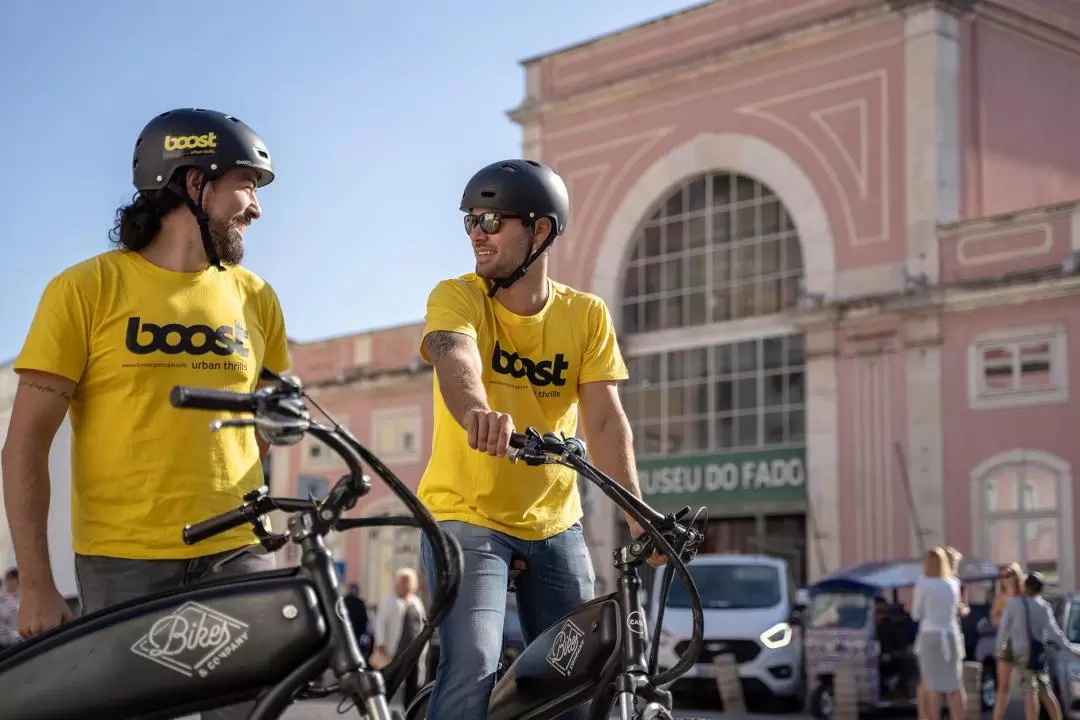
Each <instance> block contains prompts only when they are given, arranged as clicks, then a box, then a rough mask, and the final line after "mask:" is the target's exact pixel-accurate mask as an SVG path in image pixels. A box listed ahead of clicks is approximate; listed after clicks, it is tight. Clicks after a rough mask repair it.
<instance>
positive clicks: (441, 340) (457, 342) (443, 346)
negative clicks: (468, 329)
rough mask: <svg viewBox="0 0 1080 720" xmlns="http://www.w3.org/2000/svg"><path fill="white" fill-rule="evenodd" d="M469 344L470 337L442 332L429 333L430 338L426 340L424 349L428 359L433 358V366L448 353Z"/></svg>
mask: <svg viewBox="0 0 1080 720" xmlns="http://www.w3.org/2000/svg"><path fill="white" fill-rule="evenodd" d="M468 342H469V337H468V336H467V335H462V334H461V333H456V332H449V331H447V330H440V331H437V332H433V333H428V336H427V337H426V338H425V339H424V349H425V350H427V353H428V357H430V358H431V362H432V364H435V363H437V362H439V360H441V359H443V357H445V356H446V355H447V354H448V353H451V352H453V351H454V350H458V349H460V348H462V347H465V345H466V343H468Z"/></svg>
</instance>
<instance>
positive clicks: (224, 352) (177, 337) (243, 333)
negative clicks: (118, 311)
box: [125, 315, 251, 357]
mask: <svg viewBox="0 0 1080 720" xmlns="http://www.w3.org/2000/svg"><path fill="white" fill-rule="evenodd" d="M247 339H248V333H247V330H245V329H244V325H243V323H241V322H240V321H239V320H237V321H236V323H235V324H234V325H233V326H232V327H229V326H228V325H221V326H220V327H217V328H212V327H210V326H209V325H181V324H180V323H167V324H165V325H155V324H154V323H149V322H143V321H142V318H141V317H139V316H137V315H136V316H133V317H129V318H128V324H127V336H126V338H125V344H126V345H127V349H128V350H130V351H131V352H132V353H134V354H135V355H149V354H150V353H154V352H160V353H164V354H165V355H180V354H181V353H182V354H184V355H206V354H207V353H213V354H214V355H220V356H221V357H228V356H229V355H232V354H234V353H235V354H236V355H239V356H240V357H247V356H248V355H249V354H250V352H251V351H250V350H249V349H248V348H247V347H245V345H244V341H245V340H247Z"/></svg>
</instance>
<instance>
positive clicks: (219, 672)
mask: <svg viewBox="0 0 1080 720" xmlns="http://www.w3.org/2000/svg"><path fill="white" fill-rule="evenodd" d="M262 377H263V379H265V380H270V381H272V384H271V385H268V386H266V387H263V388H261V389H259V390H257V391H256V392H254V393H236V392H227V391H221V390H209V389H200V388H186V387H180V386H177V387H174V388H173V389H172V392H171V393H170V396H169V400H170V402H171V404H172V405H173V406H174V407H177V408H191V409H200V410H211V411H218V412H225V413H230V414H239V415H241V416H240V417H235V416H234V417H228V418H225V419H218V420H214V421H213V422H212V423H211V424H210V429H211V431H214V432H216V431H220V430H225V429H227V428H241V427H251V426H255V427H256V428H257V429H258V430H259V431H260V432H261V433H262V434H263V436H264V437H265V438H266V439H267V440H268V441H269V442H270V443H271V444H273V445H294V444H296V443H297V442H299V441H300V440H301V439H302V438H303V436H304V435H305V433H310V434H311V435H312V436H314V437H315V438H317V439H318V440H319V441H321V442H322V443H323V444H325V445H327V446H328V447H329V448H330V449H331V450H333V451H334V452H335V453H337V454H338V455H339V456H340V457H341V458H342V460H344V462H345V464H346V465H347V466H348V470H349V472H348V474H346V475H344V476H343V477H342V478H341V479H340V480H338V482H337V483H336V484H335V485H334V487H333V488H332V489H331V490H330V492H329V494H328V495H327V497H326V498H325V499H323V500H321V501H316V500H314V499H300V498H275V497H271V496H270V495H269V493H268V491H267V489H266V488H265V487H264V488H260V489H258V490H255V491H252V492H251V493H249V494H247V495H246V496H245V497H244V503H243V505H241V506H240V507H238V508H236V509H234V510H231V511H229V512H227V513H224V514H222V515H219V516H216V517H212V518H209V519H207V520H203V521H202V522H199V523H197V524H195V525H188V526H186V527H185V528H184V530H183V540H184V542H185V543H186V544H188V545H194V544H196V543H198V542H201V541H203V540H206V539H207V538H211V537H214V536H215V535H218V534H220V533H223V532H225V531H227V530H230V529H232V528H236V527H240V526H242V525H245V524H248V523H250V524H251V525H252V527H253V529H254V533H255V536H256V538H257V540H258V543H257V544H254V545H252V546H251V548H254V549H259V550H260V551H261V552H274V551H276V550H278V549H280V548H282V547H284V546H285V545H286V544H287V543H290V542H292V543H296V544H297V545H299V546H300V548H301V549H302V555H301V559H300V565H299V567H293V568H287V569H280V570H271V571H266V572H259V573H253V574H250V575H243V576H236V577H228V578H222V579H217V580H210V581H206V582H203V583H199V584H196V585H192V586H189V587H185V588H182V589H178V590H170V591H167V592H162V593H158V594H154V595H151V596H149V597H144V598H141V599H138V600H134V601H131V602H126V603H122V604H119V605H116V606H113V607H110V608H107V609H104V610H101V611H99V612H94V613H91V614H88V615H85V616H83V617H80V618H78V619H76V620H73V621H71V622H68V623H65V624H63V625H61V626H59V627H57V628H55V629H53V630H51V631H50V632H47V633H45V634H43V635H41V636H39V637H36V638H33V639H31V640H29V641H27V642H25V643H22V644H21V645H17V646H16V647H15V648H14V649H12V650H9V651H7V652H6V653H4V654H3V655H0V718H4V719H5V720H61V719H71V718H110V720H121V719H131V720H136V719H137V720H154V719H157V718H175V717H178V716H182V715H187V714H190V713H196V712H199V711H202V710H210V709H214V708H221V707H226V706H229V705H233V704H235V703H238V702H244V701H255V706H254V709H253V710H252V712H251V714H250V715H249V718H251V720H269V719H271V718H278V717H280V716H281V715H282V713H283V712H284V711H285V709H286V708H287V707H288V706H289V705H290V704H291V703H292V702H293V701H294V700H296V699H298V698H300V697H302V696H303V695H305V693H308V694H310V693H312V692H313V690H311V688H314V687H315V683H314V681H315V680H316V679H317V678H319V677H321V676H322V675H323V673H324V671H325V670H326V669H328V668H329V669H330V670H332V672H333V675H334V676H335V678H336V688H335V689H337V690H338V691H339V692H340V693H341V694H342V695H344V696H345V698H346V699H345V700H343V702H348V701H351V702H352V703H353V704H354V705H355V707H356V710H357V712H358V713H359V714H361V715H363V716H365V717H366V718H368V720H391V713H390V710H389V707H388V698H391V697H393V695H394V692H395V691H396V690H397V688H398V687H399V686H400V685H401V683H402V682H403V680H404V679H405V674H406V673H407V672H408V671H409V670H411V669H413V668H415V667H416V664H417V662H418V660H419V657H420V653H421V651H422V650H423V648H424V646H425V645H426V644H427V642H428V640H429V638H430V637H431V635H432V633H433V632H434V630H435V627H436V626H437V625H438V624H439V622H441V621H442V619H443V618H444V617H445V616H446V614H447V612H448V611H449V610H450V607H451V606H452V604H453V602H454V600H455V599H456V597H457V593H458V584H459V582H460V580H461V572H462V570H461V568H462V564H461V549H460V546H459V545H458V544H457V542H456V541H455V540H454V539H453V538H452V537H450V536H448V535H445V534H444V533H443V532H442V531H441V530H440V529H439V526H438V523H436V522H435V519H434V518H433V517H432V516H431V514H430V513H429V512H428V511H427V509H426V508H425V507H424V506H423V505H422V504H421V503H420V501H419V500H418V499H417V498H416V496H415V495H414V494H413V493H412V492H411V491H410V490H409V488H408V487H407V486H406V485H405V484H404V483H402V482H401V481H400V480H399V479H398V478H397V477H396V476H395V475H394V474H393V472H391V471H390V470H389V468H387V467H386V466H385V465H384V464H383V463H382V462H381V461H380V460H379V459H378V458H377V457H376V456H375V455H374V454H372V453H371V452H370V451H368V450H367V449H366V448H364V447H363V446H362V445H361V444H360V443H359V442H358V441H357V440H356V438H355V437H353V436H352V434H351V433H350V432H349V431H348V430H347V429H345V428H343V427H342V426H340V425H339V424H338V423H337V422H335V421H334V420H333V419H332V418H331V417H330V415H329V414H327V413H326V412H325V411H324V410H323V409H322V408H321V407H319V406H318V403H316V402H315V401H314V400H313V399H312V398H311V397H310V396H309V395H308V394H307V393H305V392H304V391H303V389H302V386H301V383H300V381H299V380H298V379H297V378H295V377H280V376H278V375H276V374H274V373H270V372H268V371H264V372H263V376H262ZM305 400H307V401H309V402H310V403H311V404H313V405H314V406H315V407H317V408H318V409H319V410H320V411H321V412H322V413H323V415H325V416H326V418H327V419H328V420H329V421H330V424H321V423H319V422H316V421H314V420H312V419H311V416H310V415H309V413H308V409H307V406H306V404H305ZM363 463H366V464H367V465H368V466H369V467H370V468H371V469H372V470H373V471H374V472H375V474H377V475H379V476H380V477H381V478H382V479H383V481H384V482H386V484H387V485H388V486H389V487H390V490H391V491H392V492H393V493H394V494H395V495H396V496H397V497H398V498H400V499H401V501H402V502H403V503H404V504H405V506H406V507H407V508H408V510H409V512H410V513H411V514H412V517H408V516H404V517H374V518H351V517H343V514H344V513H345V512H346V511H347V510H349V509H351V508H352V507H353V506H355V504H356V502H357V500H358V499H359V498H361V497H363V496H364V495H365V494H366V493H367V492H368V491H370V490H371V480H370V478H369V477H367V476H365V475H364V470H363ZM273 510H278V511H281V512H284V513H287V514H289V517H288V523H287V530H286V531H285V532H281V533H274V532H271V531H270V530H268V529H267V527H266V526H265V525H264V523H263V516H264V515H266V514H267V513H269V512H271V511H273ZM386 525H409V526H414V527H419V528H420V529H421V530H422V531H423V532H425V533H426V534H427V537H428V538H429V540H430V541H431V543H432V546H433V548H434V549H435V561H436V571H435V580H436V582H435V587H434V588H433V600H432V603H431V608H430V613H429V616H428V618H427V620H426V622H425V624H424V627H423V629H422V631H421V632H420V634H419V636H418V637H417V638H416V639H415V640H413V641H412V642H411V643H409V644H408V645H407V646H406V647H404V648H402V649H401V651H400V652H399V653H398V654H397V656H396V657H395V658H394V660H393V661H392V662H391V663H390V664H389V665H388V666H387V667H385V668H383V669H382V670H381V671H375V670H373V669H371V668H370V667H368V666H367V664H366V663H365V661H364V659H363V655H362V654H361V652H360V648H359V646H358V644H357V640H356V634H355V632H354V629H353V627H352V626H351V624H350V622H349V616H348V613H347V612H346V611H345V605H344V600H343V598H342V597H341V595H340V593H339V590H338V578H337V573H336V571H335V569H334V563H333V557H332V556H331V554H330V551H329V550H328V549H327V547H326V543H325V537H326V535H327V534H328V533H330V532H332V531H334V532H345V531H347V530H352V529H354V528H360V527H374V526H386ZM249 549H250V548H244V549H241V550H240V551H238V552H237V553H236V555H237V556H238V555H240V554H242V553H244V552H247V551H248V550H249ZM230 557H231V556H230ZM224 562H227V560H226V561H224ZM224 562H223V563H220V564H224Z"/></svg>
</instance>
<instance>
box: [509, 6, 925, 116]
mask: <svg viewBox="0 0 1080 720" xmlns="http://www.w3.org/2000/svg"><path fill="white" fill-rule="evenodd" d="M933 4H935V3H934V2H933V1H932V0H920V1H919V2H917V3H910V5H912V6H913V7H914V6H915V5H925V6H930V5H933ZM895 14H896V10H895V9H893V8H892V7H891V6H890V3H886V2H881V0H870V1H868V2H864V3H861V4H860V5H858V6H856V7H854V8H848V9H845V10H842V11H840V12H837V13H835V14H833V15H831V16H824V17H820V18H816V19H815V20H813V21H811V22H808V23H806V24H803V25H796V26H788V27H785V28H783V29H780V30H776V31H772V32H768V33H763V34H761V35H758V36H753V37H749V38H740V39H739V40H738V41H736V42H733V43H730V44H727V45H721V46H714V47H713V48H711V49H710V50H708V51H706V52H705V53H703V54H702V55H699V56H697V57H693V58H690V59H682V60H678V61H675V62H673V63H671V64H669V65H665V66H661V67H658V68H656V69H654V70H651V71H646V72H644V73H641V74H638V75H635V76H633V77H627V78H622V79H616V80H612V81H609V82H606V83H604V84H602V85H598V86H594V87H590V88H584V89H582V90H580V91H576V92H573V93H571V94H569V95H567V96H565V97H561V98H557V99H554V100H549V101H544V100H539V101H537V100H535V99H532V98H529V99H526V101H525V102H524V103H523V104H522V105H520V106H518V107H516V108H514V109H512V110H510V111H508V113H507V115H508V116H509V117H510V119H511V120H513V121H514V122H516V123H518V124H519V125H527V124H529V123H532V122H536V121H537V120H539V119H541V118H542V117H544V116H546V115H553V114H557V113H567V112H576V111H580V110H585V109H589V108H595V107H598V106H602V105H609V104H611V103H614V102H618V101H619V100H623V99H628V98H632V97H635V96H638V95H642V94H645V93H648V92H650V91H652V90H656V89H661V88H665V87H670V86H671V85H674V84H677V83H681V82H685V81H687V80H691V79H694V78H696V77H699V76H701V75H709V74H715V73H718V72H721V71H723V70H726V69H729V68H731V67H736V66H739V65H743V64H746V63H750V62H755V61H760V60H761V59H762V58H763V57H766V56H769V55H775V54H777V53H780V52H784V51H787V50H791V49H793V48H796V47H803V46H809V45H814V44H818V43H821V42H825V41H826V40H830V39H832V38H833V37H836V36H838V35H841V34H844V33H847V32H850V31H851V30H853V29H858V28H861V27H869V26H871V25H874V24H876V23H879V22H881V21H883V20H885V19H888V18H889V17H891V16H893V15H895ZM902 41H903V38H902V37H897V42H902Z"/></svg>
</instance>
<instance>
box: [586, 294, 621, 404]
mask: <svg viewBox="0 0 1080 720" xmlns="http://www.w3.org/2000/svg"><path fill="white" fill-rule="evenodd" d="M588 317H589V334H588V341H587V343H586V345H585V357H584V358H583V359H582V362H581V374H580V375H579V376H578V383H580V384H584V383H591V382H603V381H610V380H626V379H627V378H628V377H630V373H629V372H627V370H626V363H625V362H623V357H622V353H621V352H620V351H619V341H618V339H617V338H616V337H615V323H614V322H613V321H612V319H611V313H610V312H609V311H608V308H607V305H605V304H604V301H603V300H601V299H600V298H594V299H593V302H592V303H591V304H590V306H589V316H588Z"/></svg>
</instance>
